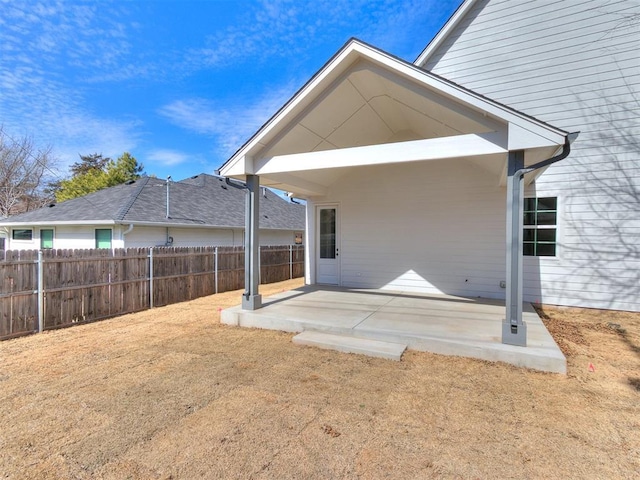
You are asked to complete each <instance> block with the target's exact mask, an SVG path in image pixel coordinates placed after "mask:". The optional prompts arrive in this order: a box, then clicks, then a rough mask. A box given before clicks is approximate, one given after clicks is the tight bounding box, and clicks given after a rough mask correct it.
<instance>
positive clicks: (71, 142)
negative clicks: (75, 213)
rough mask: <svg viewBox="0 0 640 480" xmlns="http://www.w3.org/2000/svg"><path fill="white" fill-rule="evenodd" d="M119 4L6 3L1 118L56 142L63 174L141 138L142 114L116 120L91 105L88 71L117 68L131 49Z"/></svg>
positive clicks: (14, 129) (16, 133)
mask: <svg viewBox="0 0 640 480" xmlns="http://www.w3.org/2000/svg"><path fill="white" fill-rule="evenodd" d="M111 7H113V5H109V4H103V5H101V6H98V5H97V4H86V3H83V4H71V3H65V2H56V3H53V2H49V3H37V4H31V2H20V1H16V2H6V3H4V2H3V3H2V8H0V44H2V55H0V91H1V92H2V94H1V95H0V121H1V122H3V124H4V127H5V130H6V131H7V132H9V133H10V134H11V135H12V136H13V137H17V138H19V137H22V136H25V135H27V136H31V137H33V139H34V141H35V142H36V143H38V144H49V145H51V146H52V147H53V153H54V154H55V155H56V156H57V157H58V158H59V160H60V172H59V175H60V176H64V175H66V168H67V167H68V165H69V164H71V163H73V162H75V161H77V160H78V154H88V153H94V152H95V153H102V154H104V155H105V156H112V157H117V156H119V155H120V154H122V152H123V151H125V150H131V149H132V148H133V147H134V146H135V145H136V144H137V141H138V135H137V134H136V133H135V131H136V127H138V126H139V122H138V121H137V120H135V119H124V120H123V119H118V120H114V119H109V118H107V117H105V116H103V115H100V114H95V113H94V112H92V111H90V109H88V108H87V107H86V105H85V103H86V102H85V100H86V96H87V95H88V93H87V91H86V90H85V86H86V85H85V84H84V83H83V79H84V78H83V75H84V72H86V71H91V72H93V73H96V72H98V71H100V70H106V69H109V68H111V67H113V66H114V64H116V63H118V62H119V61H120V59H121V58H122V57H123V56H125V55H126V54H127V52H128V51H129V45H128V43H127V41H126V39H124V38H123V37H122V35H121V33H120V32H119V29H118V28H117V25H116V24H117V22H118V18H119V10H118V8H111ZM79 65H82V68H78V66H79ZM69 66H71V67H73V68H72V69H69V68H68V67H69Z"/></svg>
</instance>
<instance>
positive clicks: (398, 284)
mask: <svg viewBox="0 0 640 480" xmlns="http://www.w3.org/2000/svg"><path fill="white" fill-rule="evenodd" d="M334 202H337V203H338V204H339V212H340V218H341V221H340V231H341V235H340V237H341V238H340V261H341V279H342V285H344V286H350V287H361V288H383V289H391V290H403V291H409V292H412V291H413V292H427V293H446V294H455V295H467V296H482V297H492V298H501V297H502V298H504V289H502V288H500V286H499V284H500V281H501V280H504V276H505V216H506V213H505V208H506V207H505V190H504V188H500V187H499V186H498V179H497V177H496V176H495V175H491V174H489V173H487V172H485V171H484V170H482V169H480V168H479V167H477V166H476V165H475V164H473V163H471V162H469V161H466V160H451V161H446V160H443V161H437V162H428V163H427V162H425V163H409V164H404V165H402V166H401V167H398V166H393V165H386V166H370V167H367V168H362V169H359V170H356V171H355V172H354V173H353V174H351V175H348V176H346V177H344V178H343V179H342V180H341V181H339V182H338V183H336V184H334V185H333V186H332V187H331V189H330V192H329V194H328V195H327V196H326V197H324V198H315V199H314V202H313V203H311V204H310V207H309V208H310V209H313V208H314V206H315V205H320V204H322V203H334ZM309 214H312V213H311V211H309V210H308V215H309ZM308 243H309V249H312V248H314V247H313V246H312V242H311V241H309V242H308ZM308 281H311V282H313V279H312V278H310V279H308Z"/></svg>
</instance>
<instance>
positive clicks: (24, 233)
mask: <svg viewBox="0 0 640 480" xmlns="http://www.w3.org/2000/svg"><path fill="white" fill-rule="evenodd" d="M11 238H13V239H14V240H32V239H33V230H31V229H30V228H16V229H15V230H13V231H12V232H11Z"/></svg>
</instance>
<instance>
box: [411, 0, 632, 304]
mask: <svg viewBox="0 0 640 480" xmlns="http://www.w3.org/2000/svg"><path fill="white" fill-rule="evenodd" d="M423 66H424V68H426V69H428V70H432V71H433V72H434V73H436V74H438V75H441V76H443V77H445V78H448V79H450V80H452V81H454V82H456V83H459V84H460V85H463V86H465V87H467V88H470V89H472V90H475V91H477V92H478V93H481V94H483V95H486V96H488V97H490V98H492V99H495V100H497V101H500V102H502V103H505V104H507V105H509V106H511V107H513V108H516V109H518V110H521V111H523V112H524V113H527V114H529V115H532V116H534V117H536V118H539V119H540V120H543V121H545V122H548V123H550V124H552V125H555V126H557V127H560V128H563V129H565V130H567V131H580V132H581V133H580V136H579V138H578V140H577V141H576V142H575V144H574V145H573V148H572V153H571V155H570V157H569V158H567V159H566V160H564V161H562V162H560V163H558V164H556V165H553V166H551V167H550V168H548V169H547V170H546V171H545V172H544V173H543V174H542V175H541V176H540V177H539V178H538V179H537V180H536V182H535V184H534V185H532V186H531V187H530V188H529V190H528V192H527V194H528V195H530V196H536V195H537V196H558V198H559V204H560V205H561V207H559V208H560V210H559V214H558V222H559V225H558V234H559V245H558V256H557V257H555V258H538V259H536V258H531V257H525V259H524V263H525V290H524V293H525V297H526V298H528V299H529V300H533V301H541V302H546V303H555V304H561V305H575V306H586V307H594V308H613V309H624V310H634V311H640V273H638V272H640V241H639V240H638V238H639V235H640V140H638V139H639V138H640V120H639V118H640V2H636V1H633V2H631V1H607V0H586V1H576V0H562V1H559V0H557V1H553V0H537V1H536V2H519V1H509V0H495V1H494V0H479V1H478V2H476V4H475V5H474V7H473V8H472V9H471V10H470V11H469V13H468V14H467V16H466V17H465V18H464V19H463V20H462V21H461V22H460V23H459V24H458V26H457V27H456V28H455V29H453V30H452V31H451V32H450V34H449V36H448V38H447V39H445V41H444V42H443V43H442V44H441V45H440V47H439V48H438V49H437V50H436V51H434V52H433V53H432V55H431V56H430V57H429V58H428V59H427V60H426V63H425V65H423Z"/></svg>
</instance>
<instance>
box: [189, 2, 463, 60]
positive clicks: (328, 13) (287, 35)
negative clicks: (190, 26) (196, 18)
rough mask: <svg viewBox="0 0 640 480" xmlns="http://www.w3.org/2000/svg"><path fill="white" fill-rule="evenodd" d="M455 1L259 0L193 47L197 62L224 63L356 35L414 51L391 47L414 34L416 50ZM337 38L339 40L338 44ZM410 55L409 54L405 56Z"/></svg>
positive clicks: (341, 40)
mask: <svg viewBox="0 0 640 480" xmlns="http://www.w3.org/2000/svg"><path fill="white" fill-rule="evenodd" d="M456 2H457V0H449V1H448V2H445V1H442V0H395V1H394V0H316V1H313V2H300V1H299V0H261V1H260V2H259V3H258V4H257V5H254V6H253V8H247V10H246V13H245V16H244V18H242V19H241V20H240V21H238V22H237V23H235V24H234V25H232V26H229V27H228V28H226V29H223V30H220V31H218V32H216V33H215V34H213V35H211V36H209V37H208V38H207V39H206V41H205V44H204V45H203V46H202V48H199V49H193V50H191V52H190V55H189V60H190V62H191V64H192V65H193V66H195V67H198V66H200V67H211V66H217V67H221V66H226V65H229V64H233V63H238V62H242V61H251V62H266V61H268V59H269V58H273V57H289V58H290V57H292V56H293V55H305V54H308V52H309V51H311V50H313V49H314V48H315V46H316V45H321V44H329V45H335V46H336V48H337V47H339V46H340V45H341V44H342V43H344V42H346V40H347V39H348V38H350V37H358V38H360V39H362V40H364V41H367V42H370V43H373V44H375V45H376V46H379V47H381V48H383V49H386V50H389V51H391V52H392V53H395V54H398V55H405V54H416V55H417V53H419V51H413V52H397V51H395V50H394V49H395V48H396V47H398V46H399V45H401V44H403V43H406V40H407V39H408V38H414V40H413V42H414V43H415V44H416V45H417V47H416V48H417V49H419V48H421V47H424V46H425V45H426V43H427V42H428V41H429V40H430V38H422V37H421V34H422V32H427V31H430V30H429V28H430V27H433V26H434V25H433V22H434V21H435V22H438V24H440V22H441V20H440V19H439V18H438V16H437V15H433V14H434V12H436V11H437V12H438V13H441V12H442V11H444V10H448V9H450V8H451V3H456ZM425 37H426V35H425ZM336 43H337V44H336ZM409 60H413V59H409Z"/></svg>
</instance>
